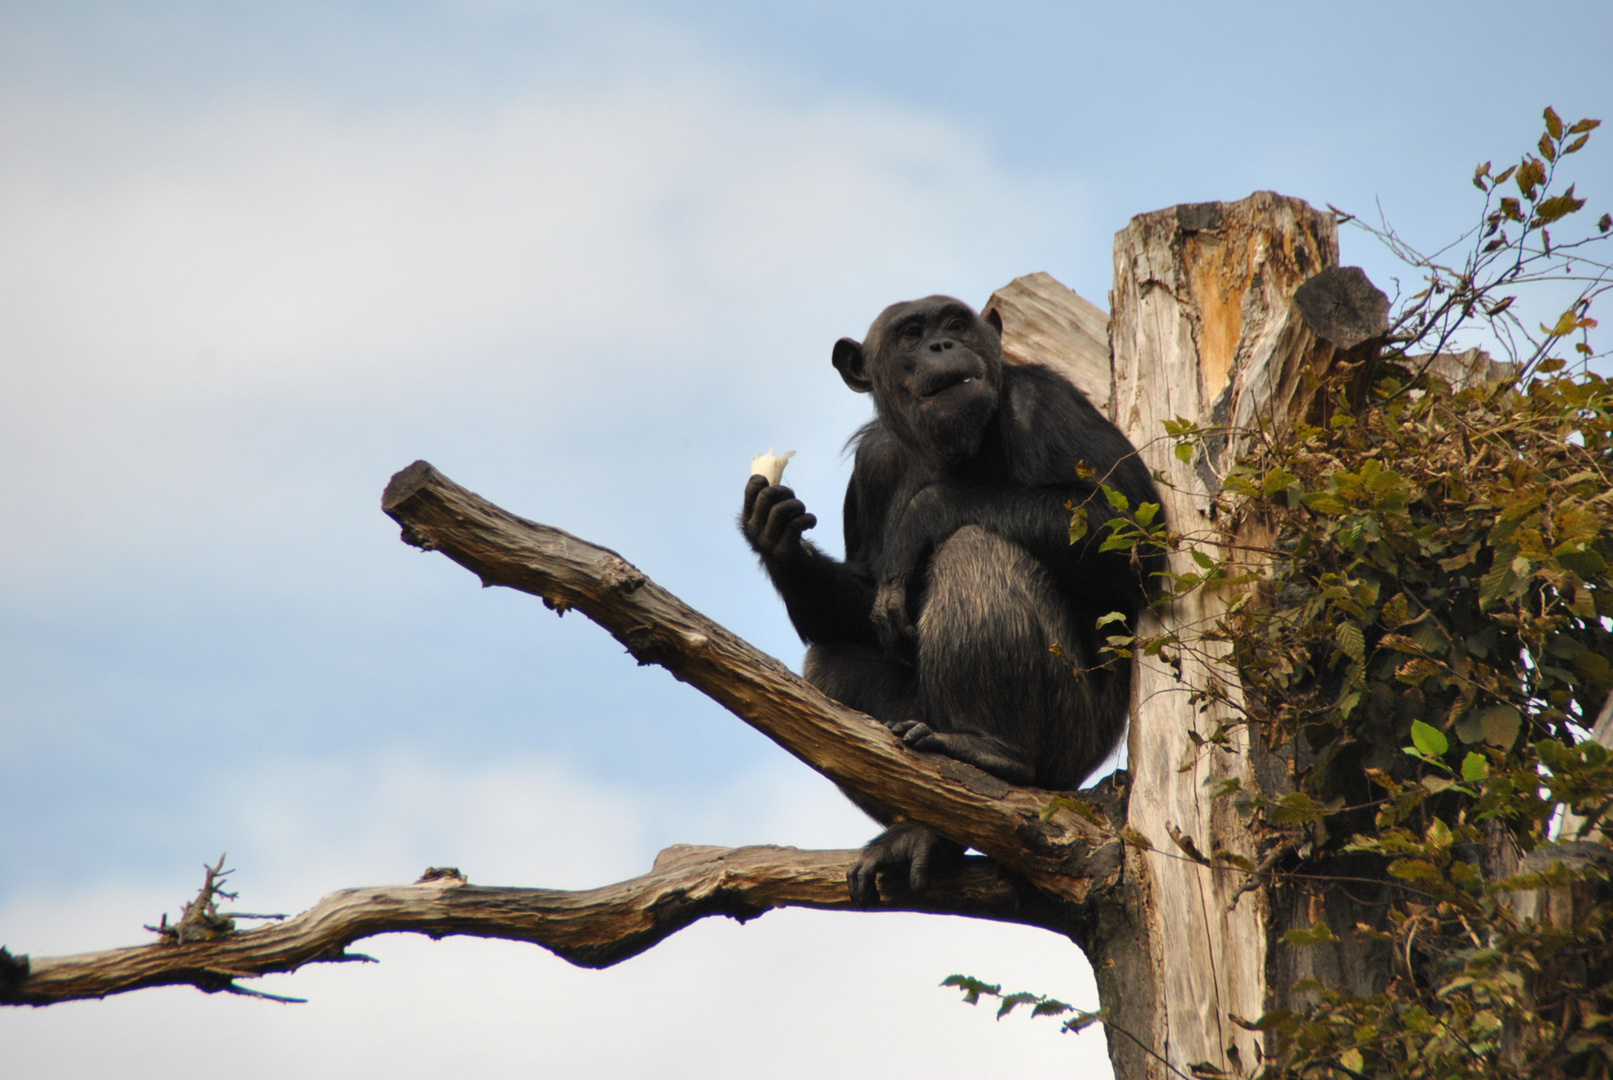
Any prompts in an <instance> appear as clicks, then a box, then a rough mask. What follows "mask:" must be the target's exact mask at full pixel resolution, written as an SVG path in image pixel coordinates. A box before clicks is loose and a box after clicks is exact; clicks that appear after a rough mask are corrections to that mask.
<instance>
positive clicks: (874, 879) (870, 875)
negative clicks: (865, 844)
mask: <svg viewBox="0 0 1613 1080" xmlns="http://www.w3.org/2000/svg"><path fill="white" fill-rule="evenodd" d="M846 889H847V890H848V891H849V892H850V893H851V902H852V903H854V904H856V905H857V906H858V907H873V906H875V905H876V904H878V903H879V864H878V862H877V861H876V860H875V858H874V856H872V855H870V854H869V853H868V852H866V851H865V852H863V853H862V854H861V855H859V856H858V857H857V861H856V862H854V863H852V864H851V869H850V870H847V871H846Z"/></svg>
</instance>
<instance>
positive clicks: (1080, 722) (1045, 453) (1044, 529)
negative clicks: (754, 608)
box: [741, 296, 1159, 903]
mask: <svg viewBox="0 0 1613 1080" xmlns="http://www.w3.org/2000/svg"><path fill="white" fill-rule="evenodd" d="M999 331H1000V325H997V324H993V323H989V322H986V321H982V320H981V319H980V318H979V317H978V316H977V315H976V314H975V313H974V312H973V311H972V310H971V309H970V308H969V307H968V306H967V305H965V304H963V303H962V302H960V301H958V300H954V299H951V298H950V297H944V296H932V297H929V298H927V299H924V300H915V301H910V302H908V303H902V304H894V305H892V306H891V307H889V308H886V309H885V311H884V312H883V313H882V314H881V315H880V316H879V318H878V319H876V320H874V324H873V326H871V327H870V328H869V331H868V337H867V341H866V343H865V344H864V343H858V342H856V341H853V340H851V339H850V338H842V339H841V340H840V341H839V342H837V343H836V344H835V348H834V364H835V367H836V368H838V369H839V371H840V373H841V376H842V377H843V378H844V379H845V381H846V383H847V385H849V386H850V387H851V388H852V389H853V390H857V391H859V392H862V393H868V392H872V394H873V395H874V407H875V412H876V415H875V417H874V419H873V420H872V421H871V422H870V423H868V424H867V425H866V426H865V427H864V428H863V429H862V430H861V431H859V432H858V433H857V434H856V435H855V436H854V437H853V440H852V441H853V444H854V445H855V447H856V465H855V468H854V469H853V471H852V476H851V484H850V486H849V487H848V488H847V489H846V505H845V529H846V558H845V561H844V562H841V561H838V560H836V559H833V558H830V557H829V556H827V555H825V554H824V553H823V552H821V551H819V550H818V549H817V548H816V547H815V546H814V545H812V544H811V543H808V542H806V541H804V540H802V539H801V533H802V532H803V531H804V530H806V529H809V528H811V527H812V526H813V525H815V524H816V523H817V519H816V518H815V517H814V516H813V515H812V514H809V513H807V512H806V508H805V507H804V506H803V505H802V503H801V501H800V500H798V499H796V498H795V495H794V492H792V491H791V490H790V489H789V488H787V487H782V486H768V484H767V481H766V480H765V479H764V478H763V477H760V476H753V477H751V480H750V483H749V484H748V485H747V486H746V488H745V508H744V512H743V514H742V516H741V526H742V528H743V530H744V532H745V536H746V538H747V539H748V540H749V541H750V543H751V546H752V547H753V548H754V549H755V550H756V552H757V554H759V555H760V556H761V557H762V563H763V565H764V566H765V567H766V568H767V571H768V574H769V576H771V577H772V579H773V583H774V585H775V586H777V587H778V590H779V593H780V594H781V595H782V596H783V597H784V604H785V607H786V608H787V609H788V611H789V614H790V619H791V621H792V622H793V623H794V624H795V628H796V630H797V631H799V632H800V634H801V637H802V638H803V639H804V640H805V641H806V642H808V644H809V645H810V648H809V649H808V651H807V658H806V677H807V679H808V680H809V681H810V682H812V683H813V685H815V686H817V687H818V688H820V689H821V690H823V691H824V692H825V693H827V694H829V695H830V696H831V697H834V698H835V699H837V700H839V701H841V702H843V703H845V704H846V705H849V706H851V707H852V708H854V709H859V710H861V711H863V712H866V713H868V714H870V715H871V716H873V717H875V718H876V719H878V720H880V721H882V722H883V723H885V724H886V725H887V726H889V727H890V728H891V730H893V731H894V732H896V734H898V735H899V736H901V737H902V739H903V741H904V742H905V743H906V744H907V745H908V746H910V747H912V748H913V749H916V750H925V751H933V752H936V753H942V754H947V755H949V756H951V757H954V758H957V759H959V760H961V761H966V762H969V763H971V764H973V765H975V766H977V767H979V768H981V769H983V770H985V771H986V772H989V773H992V774H994V775H996V776H999V777H1001V778H1003V779H1004V780H1008V781H1010V782H1012V783H1016V784H1035V785H1037V786H1040V787H1047V788H1059V789H1069V788H1074V787H1076V786H1077V785H1079V784H1080V782H1081V781H1082V780H1083V779H1084V778H1085V777H1086V775H1087V774H1088V773H1089V772H1091V771H1092V769H1093V768H1094V767H1095V766H1097V764H1098V763H1099V762H1100V761H1102V760H1103V759H1104V758H1105V757H1106V756H1107V755H1108V754H1109V752H1110V751H1111V750H1113V749H1114V746H1115V743H1116V742H1117V741H1119V738H1120V735H1121V733H1122V732H1123V731H1124V729H1125V724H1126V717H1127V713H1128V710H1129V701H1130V680H1131V667H1130V664H1129V663H1125V662H1120V661H1116V660H1115V659H1114V658H1113V657H1110V658H1109V659H1108V662H1107V663H1106V662H1104V657H1103V655H1102V653H1101V651H1100V646H1101V644H1102V639H1103V638H1104V637H1106V636H1107V635H1109V634H1111V633H1117V632H1121V628H1120V627H1117V626H1114V625H1111V626H1109V627H1107V628H1105V629H1101V630H1100V629H1097V628H1096V622H1097V620H1098V618H1099V617H1100V616H1103V615H1105V614H1107V613H1109V612H1112V611H1120V612H1124V613H1125V615H1126V618H1127V623H1128V624H1130V623H1131V621H1132V620H1133V619H1134V617H1135V616H1136V613H1137V611H1138V609H1139V607H1140V606H1141V604H1142V603H1143V602H1144V600H1145V598H1146V595H1147V591H1148V583H1149V582H1150V580H1151V579H1150V576H1149V575H1150V574H1152V573H1153V572H1155V571H1157V570H1158V569H1159V566H1158V556H1157V555H1150V556H1148V557H1145V558H1143V559H1142V560H1140V561H1139V560H1134V559H1133V558H1132V556H1131V554H1130V553H1129V552H1124V551H1120V552H1100V551H1099V550H1098V547H1099V544H1100V543H1101V541H1102V539H1103V538H1104V537H1105V536H1106V535H1108V530H1107V529H1105V528H1104V527H1103V523H1104V522H1105V521H1107V520H1108V519H1109V518H1110V517H1111V516H1112V514H1113V511H1112V510H1111V509H1110V507H1109V504H1108V502H1107V500H1106V499H1105V498H1104V497H1103V495H1102V494H1101V493H1100V492H1099V488H1098V484H1099V482H1100V481H1102V482H1104V483H1107V484H1109V485H1110V486H1111V487H1113V488H1116V489H1118V490H1119V491H1121V492H1123V493H1124V494H1125V495H1126V496H1127V498H1128V499H1129V500H1130V502H1131V505H1132V506H1133V507H1135V506H1137V505H1139V504H1140V503H1142V502H1158V501H1159V495H1158V493H1157V492H1156V491H1155V489H1154V484H1153V481H1152V480H1151V479H1150V477H1149V474H1148V470H1147V469H1146V468H1145V467H1144V466H1143V464H1142V462H1141V461H1140V460H1139V459H1138V457H1137V455H1136V452H1135V450H1134V449H1133V448H1132V446H1131V444H1130V443H1129V442H1127V441H1126V437H1125V436H1124V435H1122V434H1121V433H1120V431H1119V430H1118V429H1116V428H1115V426H1114V425H1113V424H1111V423H1109V421H1108V420H1107V419H1105V418H1104V416H1103V415H1102V414H1101V413H1099V412H1098V410H1097V409H1095V408H1094V407H1093V406H1092V404H1091V403H1090V402H1088V401H1087V399H1086V397H1085V396H1084V395H1082V394H1081V392H1080V391H1078V390H1077V389H1075V387H1073V386H1072V385H1070V383H1069V382H1068V381H1067V380H1065V379H1064V378H1063V377H1061V376H1060V375H1058V374H1056V373H1055V372H1053V371H1051V370H1049V369H1048V368H1045V367H1042V366H1040V365H1035V364H1026V365H1007V364H1004V363H1003V360H1002V350H1001V345H1000V342H999ZM1072 503H1073V504H1074V505H1075V506H1078V507H1085V512H1086V514H1087V517H1088V530H1087V535H1086V537H1085V538H1084V539H1082V540H1081V541H1080V542H1078V543H1076V544H1073V545H1072V544H1071V543H1070V516H1071V515H1070V510H1069V509H1068V508H1067V507H1068V506H1069V505H1070V504H1072ZM1054 645H1056V646H1057V647H1058V649H1059V653H1055V652H1053V651H1052V648H1051V647H1052V646H1054ZM1060 654H1062V655H1060ZM859 805H863V804H862V803H861V802H859ZM863 809H865V810H867V811H868V812H869V813H871V814H872V815H873V816H874V817H875V818H877V819H878V820H879V821H880V822H882V823H883V824H885V825H888V826H891V827H890V828H888V829H887V830H886V831H885V832H884V833H883V834H881V835H880V836H879V837H878V838H876V839H875V840H874V841H873V842H872V843H870V844H869V845H868V848H867V849H866V851H865V853H864V856H863V858H862V860H861V862H859V864H858V865H857V867H855V868H854V869H853V870H852V872H851V875H850V885H851V889H852V893H853V895H854V896H855V897H856V898H857V900H858V901H859V902H862V903H873V902H876V901H877V900H878V896H879V894H878V891H877V888H876V882H875V878H876V875H877V873H878V872H880V871H905V872H906V876H907V878H908V881H909V884H910V885H911V886H912V887H913V888H922V887H924V885H925V884H926V883H927V881H928V878H929V876H930V872H931V871H932V870H933V869H934V868H935V867H936V866H938V865H939V864H941V863H943V862H944V861H946V860H948V859H951V858H954V857H956V855H957V854H959V853H961V850H962V849H961V848H960V847H959V846H958V845H956V844H953V843H951V842H950V841H946V840H943V839H942V838H940V837H938V836H936V835H935V834H933V833H931V832H930V831H929V830H927V829H923V828H921V827H919V826H916V825H913V824H911V823H908V822H894V821H893V817H892V815H891V814H890V813H889V812H888V811H885V810H884V809H882V808H881V807H878V806H868V805H863Z"/></svg>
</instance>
